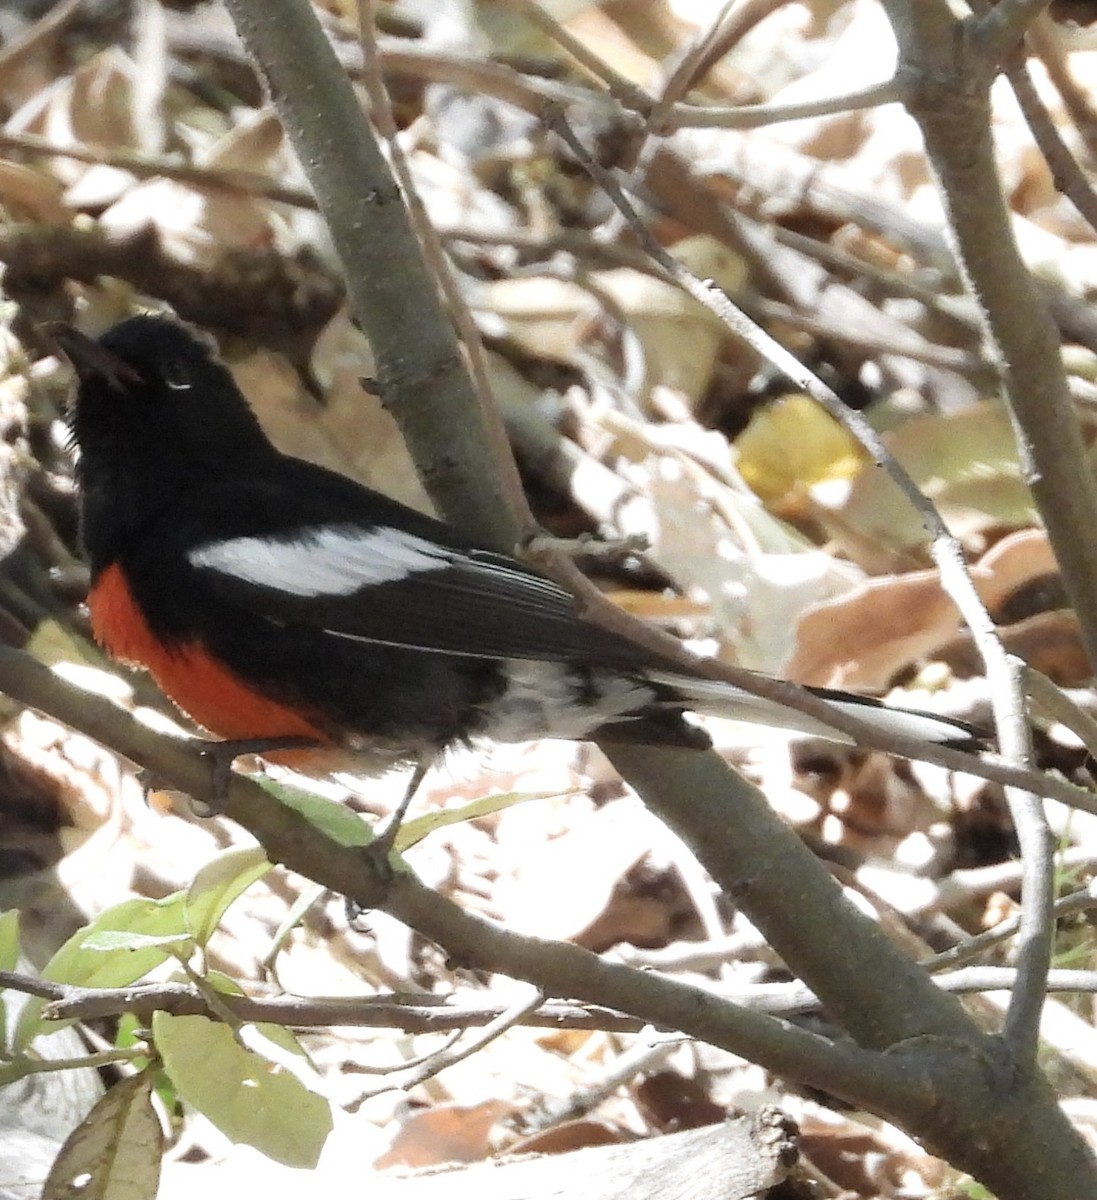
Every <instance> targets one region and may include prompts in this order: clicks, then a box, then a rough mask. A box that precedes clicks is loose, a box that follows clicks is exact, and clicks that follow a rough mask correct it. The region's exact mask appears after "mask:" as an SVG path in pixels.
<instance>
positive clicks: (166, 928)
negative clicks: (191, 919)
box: [42, 892, 187, 987]
mask: <svg viewBox="0 0 1097 1200" xmlns="http://www.w3.org/2000/svg"><path fill="white" fill-rule="evenodd" d="M108 932H113V933H125V934H144V935H147V936H149V937H151V938H153V939H161V938H162V939H166V943H165V942H156V944H153V945H146V946H142V947H138V948H136V949H134V950H132V951H128V952H127V951H124V950H123V951H119V952H118V953H114V954H104V953H103V952H102V951H101V950H97V949H94V948H93V945H94V943H95V942H96V941H98V939H99V937H100V935H102V934H105V933H108ZM186 937H187V926H186V920H185V918H184V912H183V893H182V892H175V893H174V894H173V895H171V896H166V897H165V898H164V899H163V900H124V901H123V902H122V903H121V904H116V905H115V906H114V907H113V908H108V909H107V910H106V911H105V912H103V913H100V915H99V916H98V917H96V918H95V920H94V921H92V923H91V924H90V925H86V926H85V927H84V928H83V929H80V930H77V932H76V933H74V934H73V935H72V937H70V938H69V940H68V941H67V942H66V943H65V944H64V945H63V946H62V947H61V949H60V950H58V951H57V953H56V954H55V955H54V956H53V958H51V959H50V960H49V962H48V963H47V964H46V968H45V970H44V971H43V972H42V975H43V977H44V978H46V979H52V980H54V981H55V982H57V983H72V984H77V985H78V986H80V987H125V986H126V985H127V984H130V983H133V981H134V980H135V979H140V978H141V976H142V975H147V974H148V972H149V971H151V970H153V969H154V968H155V967H158V966H159V965H160V964H161V963H162V962H163V961H164V960H165V959H166V958H168V957H169V955H170V951H169V950H167V949H165V944H177V942H178V940H179V939H182V938H186Z"/></svg>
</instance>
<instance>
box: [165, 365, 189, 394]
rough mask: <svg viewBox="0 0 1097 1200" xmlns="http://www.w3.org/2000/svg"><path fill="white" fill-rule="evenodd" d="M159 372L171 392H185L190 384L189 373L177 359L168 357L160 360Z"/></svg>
mask: <svg viewBox="0 0 1097 1200" xmlns="http://www.w3.org/2000/svg"><path fill="white" fill-rule="evenodd" d="M160 374H161V375H162V376H163V379H164V382H165V383H166V384H167V385H168V387H169V388H171V390H172V391H173V392H185V391H186V390H187V388H189V387H190V386H191V379H190V373H189V372H188V370H187V368H186V366H184V364H183V363H181V362H180V361H179V360H178V359H175V358H169V359H166V360H165V361H164V362H162V363H161V364H160Z"/></svg>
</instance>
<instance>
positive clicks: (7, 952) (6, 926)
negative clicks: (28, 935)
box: [0, 909, 19, 971]
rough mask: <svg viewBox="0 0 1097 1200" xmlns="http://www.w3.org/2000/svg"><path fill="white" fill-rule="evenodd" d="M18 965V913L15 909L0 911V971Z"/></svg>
mask: <svg viewBox="0 0 1097 1200" xmlns="http://www.w3.org/2000/svg"><path fill="white" fill-rule="evenodd" d="M18 965H19V914H18V912H16V911H15V909H11V910H9V911H8V912H4V913H0V971H14V970H15V969H16V967H18Z"/></svg>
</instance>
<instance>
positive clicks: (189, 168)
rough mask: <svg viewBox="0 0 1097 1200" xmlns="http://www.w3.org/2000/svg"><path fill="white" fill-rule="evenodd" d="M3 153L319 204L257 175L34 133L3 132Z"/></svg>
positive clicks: (293, 202) (303, 193) (301, 203)
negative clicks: (61, 141)
mask: <svg viewBox="0 0 1097 1200" xmlns="http://www.w3.org/2000/svg"><path fill="white" fill-rule="evenodd" d="M0 150H8V151H12V152H14V153H22V154H36V155H49V156H51V157H58V158H71V159H73V160H75V161H76V162H83V163H90V164H92V165H93V166H110V167H117V168H118V169H119V170H122V171H129V173H130V174H131V175H134V176H136V177H137V178H138V179H174V180H176V181H178V182H179V183H188V184H192V185H193V186H194V187H200V188H209V189H211V190H214V191H225V192H236V193H239V194H241V195H245V196H259V197H261V198H262V199H264V200H272V201H275V202H277V203H278V204H291V205H293V206H294V207H295V208H309V209H313V210H315V208H316V200H315V199H314V198H313V196H312V193H311V192H309V191H307V190H306V189H304V188H295V187H286V186H285V184H281V183H275V182H274V180H272V179H268V178H267V176H265V175H259V174H257V173H256V172H254V171H240V170H228V169H226V168H223V167H219V168H217V169H215V170H211V169H210V168H208V167H197V166H195V165H194V164H193V163H184V162H180V161H179V160H178V159H176V158H167V157H164V156H157V155H150V154H139V153H138V152H137V151H136V150H123V149H121V148H119V147H117V146H95V145H84V146H58V145H56V144H55V143H53V142H51V141H49V140H48V139H47V138H43V137H38V136H37V135H36V134H33V133H7V132H5V131H3V130H0Z"/></svg>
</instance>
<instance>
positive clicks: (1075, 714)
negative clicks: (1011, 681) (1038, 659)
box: [1024, 667, 1097, 756]
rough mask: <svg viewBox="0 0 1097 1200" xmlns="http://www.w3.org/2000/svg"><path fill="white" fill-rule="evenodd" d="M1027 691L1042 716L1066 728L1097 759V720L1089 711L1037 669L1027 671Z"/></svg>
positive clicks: (1025, 675) (1025, 676)
mask: <svg viewBox="0 0 1097 1200" xmlns="http://www.w3.org/2000/svg"><path fill="white" fill-rule="evenodd" d="M1024 689H1025V695H1026V696H1028V697H1029V699H1030V701H1031V703H1032V704H1033V705H1034V706H1035V707H1036V709H1037V711H1038V712H1039V713H1040V715H1041V716H1042V717H1044V718H1046V719H1047V720H1049V721H1058V722H1059V723H1060V724H1061V725H1065V726H1066V727H1067V729H1069V730H1070V731H1071V733H1073V734H1074V735H1075V736H1076V737H1077V738H1078V739H1079V740H1080V741H1081V742H1082V743H1083V744H1084V746H1085V748H1086V749H1087V750H1088V751H1089V752H1090V754H1093V755H1095V756H1097V721H1095V720H1094V718H1093V717H1091V716H1090V715H1089V713H1087V712H1086V711H1085V709H1083V708H1080V707H1079V706H1078V705H1077V704H1075V703H1074V701H1073V700H1071V698H1070V697H1069V696H1068V695H1067V694H1066V692H1064V691H1063V689H1062V688H1061V687H1058V686H1057V685H1056V684H1054V683H1052V682H1051V680H1050V679H1048V677H1047V676H1046V675H1044V674H1043V673H1042V672H1040V671H1037V670H1036V669H1035V667H1026V668H1025V674H1024Z"/></svg>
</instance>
